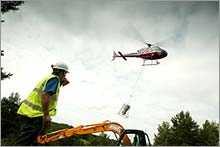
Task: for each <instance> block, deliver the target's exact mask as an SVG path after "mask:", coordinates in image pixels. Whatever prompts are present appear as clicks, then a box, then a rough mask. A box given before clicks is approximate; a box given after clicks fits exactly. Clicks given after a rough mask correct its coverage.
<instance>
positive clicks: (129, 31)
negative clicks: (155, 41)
mask: <svg viewBox="0 0 220 147" xmlns="http://www.w3.org/2000/svg"><path fill="white" fill-rule="evenodd" d="M122 33H123V34H125V35H126V36H128V37H130V38H132V39H134V40H137V41H140V42H142V43H144V44H146V45H148V46H149V45H150V46H151V44H148V43H147V42H146V41H145V39H144V37H143V35H141V33H140V32H139V31H138V30H137V29H136V28H135V27H134V26H133V25H131V24H128V25H127V26H125V27H124V28H123V29H122Z"/></svg>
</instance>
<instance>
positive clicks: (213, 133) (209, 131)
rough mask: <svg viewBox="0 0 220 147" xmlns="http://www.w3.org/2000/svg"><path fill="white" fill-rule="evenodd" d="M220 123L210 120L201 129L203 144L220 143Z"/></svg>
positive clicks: (212, 144) (213, 144)
mask: <svg viewBox="0 0 220 147" xmlns="http://www.w3.org/2000/svg"><path fill="white" fill-rule="evenodd" d="M218 129H219V124H217V123H215V122H211V123H210V122H209V121H208V120H206V121H205V123H204V124H203V125H202V128H201V129H200V142H201V145H203V146H218V145H219V144H218V143H219V130H218Z"/></svg>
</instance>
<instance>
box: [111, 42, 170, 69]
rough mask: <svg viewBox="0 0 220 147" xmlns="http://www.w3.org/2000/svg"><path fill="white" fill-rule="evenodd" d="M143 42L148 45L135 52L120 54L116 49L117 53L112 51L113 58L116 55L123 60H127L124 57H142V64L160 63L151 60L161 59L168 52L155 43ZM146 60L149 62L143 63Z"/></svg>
mask: <svg viewBox="0 0 220 147" xmlns="http://www.w3.org/2000/svg"><path fill="white" fill-rule="evenodd" d="M145 44H146V45H147V46H148V47H145V48H141V49H140V50H137V52H135V53H127V54H122V53H121V52H120V51H118V53H119V55H118V54H116V52H115V51H114V52H113V59H112V61H113V60H115V58H116V57H122V58H123V59H124V60H127V58H126V57H136V58H142V59H143V64H142V66H146V65H158V64H160V62H159V61H156V62H155V63H153V60H158V59H162V58H165V57H166V56H167V55H168V53H167V52H166V51H165V50H164V49H162V48H160V47H159V46H156V45H152V44H149V43H146V42H145ZM146 60H151V64H145V61H146Z"/></svg>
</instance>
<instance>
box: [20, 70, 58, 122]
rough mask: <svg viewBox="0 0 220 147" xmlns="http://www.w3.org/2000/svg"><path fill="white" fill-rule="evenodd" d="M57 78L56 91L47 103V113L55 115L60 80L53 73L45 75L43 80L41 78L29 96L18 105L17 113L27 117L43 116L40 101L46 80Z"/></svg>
mask: <svg viewBox="0 0 220 147" xmlns="http://www.w3.org/2000/svg"><path fill="white" fill-rule="evenodd" d="M54 77H56V78H58V81H59V82H58V85H57V89H56V93H55V94H53V95H52V96H51V97H50V105H49V114H50V116H54V115H56V106H57V99H58V95H59V90H60V80H59V77H58V76H56V75H53V74H50V75H48V76H46V77H45V78H44V79H43V80H41V81H40V82H39V83H38V84H37V85H36V87H35V88H34V89H33V91H32V92H31V93H30V94H29V96H28V97H27V98H26V99H25V100H24V101H23V102H22V104H21V106H20V107H19V109H18V111H17V113H18V114H20V115H25V116H28V117H31V118H32V117H39V116H43V115H44V114H43V110H42V103H41V96H42V93H43V91H44V90H45V88H46V84H47V82H48V80H50V79H51V78H54Z"/></svg>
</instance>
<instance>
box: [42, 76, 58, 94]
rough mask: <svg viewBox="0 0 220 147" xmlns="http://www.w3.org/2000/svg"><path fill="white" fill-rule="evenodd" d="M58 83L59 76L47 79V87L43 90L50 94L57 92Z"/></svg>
mask: <svg viewBox="0 0 220 147" xmlns="http://www.w3.org/2000/svg"><path fill="white" fill-rule="evenodd" d="M57 85H58V79H57V78H51V79H50V80H48V81H47V85H46V88H45V89H44V91H43V92H47V93H50V94H55V93H56V89H57Z"/></svg>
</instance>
